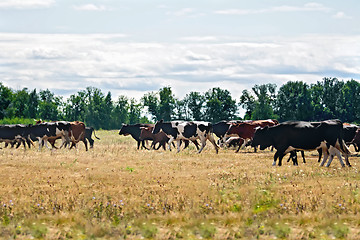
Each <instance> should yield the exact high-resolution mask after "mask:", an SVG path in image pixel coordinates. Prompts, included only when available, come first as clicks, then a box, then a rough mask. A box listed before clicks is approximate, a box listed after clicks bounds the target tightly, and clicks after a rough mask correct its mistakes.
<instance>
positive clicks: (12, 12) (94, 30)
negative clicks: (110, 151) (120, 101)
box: [0, 0, 360, 100]
mask: <svg viewBox="0 0 360 240" xmlns="http://www.w3.org/2000/svg"><path fill="white" fill-rule="evenodd" d="M359 13H360V1H358V0H346V1H340V0H338V1H334V0H328V1H281V0H257V1H241V0H221V1H220V0H206V1H205V0H197V1H187V0H183V1H170V0H168V1H164V0H152V1H149V0H138V1H134V0H124V1H123V0H98V1H95V0H94V1H85V0H76V1H70V0H26V1H24V0H0V49H1V51H0V81H1V82H3V84H5V85H6V86H9V87H11V88H13V89H15V90H17V89H22V88H24V87H27V88H29V89H33V88H37V89H46V88H48V89H50V90H52V91H53V92H55V93H56V94H57V95H63V96H64V97H68V96H69V95H70V94H73V93H76V92H77V91H79V90H83V89H85V87H87V86H93V87H98V88H101V89H102V90H103V92H107V91H111V92H112V94H113V98H114V100H116V98H117V97H118V96H119V95H126V96H129V97H135V98H137V99H139V98H140V97H141V96H143V95H144V94H145V93H146V92H149V91H157V90H159V89H160V88H161V87H164V86H171V87H172V90H173V92H174V94H175V95H176V97H179V98H182V97H184V95H185V94H186V93H189V92H190V91H199V92H205V91H207V90H208V89H210V88H212V87H221V88H224V89H228V90H229V91H230V92H231V93H232V96H233V97H234V98H235V99H236V100H238V99H239V97H240V95H241V92H242V91H243V90H244V89H250V88H251V87H252V86H254V84H263V83H275V84H277V86H278V88H279V87H280V86H281V85H282V84H284V83H286V82H287V81H295V80H302V81H305V82H307V83H309V84H310V83H315V82H316V81H320V80H321V79H322V78H323V77H337V78H339V79H343V80H348V79H351V78H353V79H356V80H358V79H359V76H360V54H359V53H360V27H359V24H358V23H359V22H360V19H359V18H360V14H359Z"/></svg>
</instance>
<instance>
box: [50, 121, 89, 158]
mask: <svg viewBox="0 0 360 240" xmlns="http://www.w3.org/2000/svg"><path fill="white" fill-rule="evenodd" d="M69 124H70V128H69V132H68V137H69V139H70V141H71V145H70V149H72V148H73V147H76V144H77V143H78V142H80V141H82V142H83V143H84V145H85V149H86V151H88V146H87V140H86V138H85V134H86V130H85V124H84V123H83V122H79V121H73V122H69ZM61 137H62V136H53V137H50V138H48V142H49V143H50V144H51V146H52V147H53V148H56V149H57V147H56V146H55V141H56V140H57V139H59V138H61ZM67 145H68V143H67V142H64V140H63V143H62V144H61V146H60V148H62V147H63V146H64V147H67Z"/></svg>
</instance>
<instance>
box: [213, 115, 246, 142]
mask: <svg viewBox="0 0 360 240" xmlns="http://www.w3.org/2000/svg"><path fill="white" fill-rule="evenodd" d="M241 122H242V121H240V120H231V121H226V120H223V121H220V122H217V123H215V124H213V125H212V127H213V133H214V134H215V136H217V137H218V138H219V140H218V145H220V146H223V144H224V143H225V141H226V138H225V134H226V132H227V131H228V130H229V127H230V126H231V124H232V123H241Z"/></svg>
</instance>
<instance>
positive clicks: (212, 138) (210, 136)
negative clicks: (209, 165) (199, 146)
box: [205, 135, 219, 154]
mask: <svg viewBox="0 0 360 240" xmlns="http://www.w3.org/2000/svg"><path fill="white" fill-rule="evenodd" d="M208 139H209V141H210V142H211V143H212V145H213V146H214V148H215V151H216V154H218V153H219V146H218V145H217V144H216V142H215V139H214V136H213V135H209V137H208ZM205 141H206V140H205Z"/></svg>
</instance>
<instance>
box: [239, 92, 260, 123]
mask: <svg viewBox="0 0 360 240" xmlns="http://www.w3.org/2000/svg"><path fill="white" fill-rule="evenodd" d="M239 106H240V107H242V108H244V109H245V110H246V112H245V116H244V119H246V120H250V119H251V116H252V115H253V111H254V109H255V106H256V99H255V97H254V96H252V95H251V93H250V92H249V91H248V90H243V92H242V95H241V96H240V102H239Z"/></svg>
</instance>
